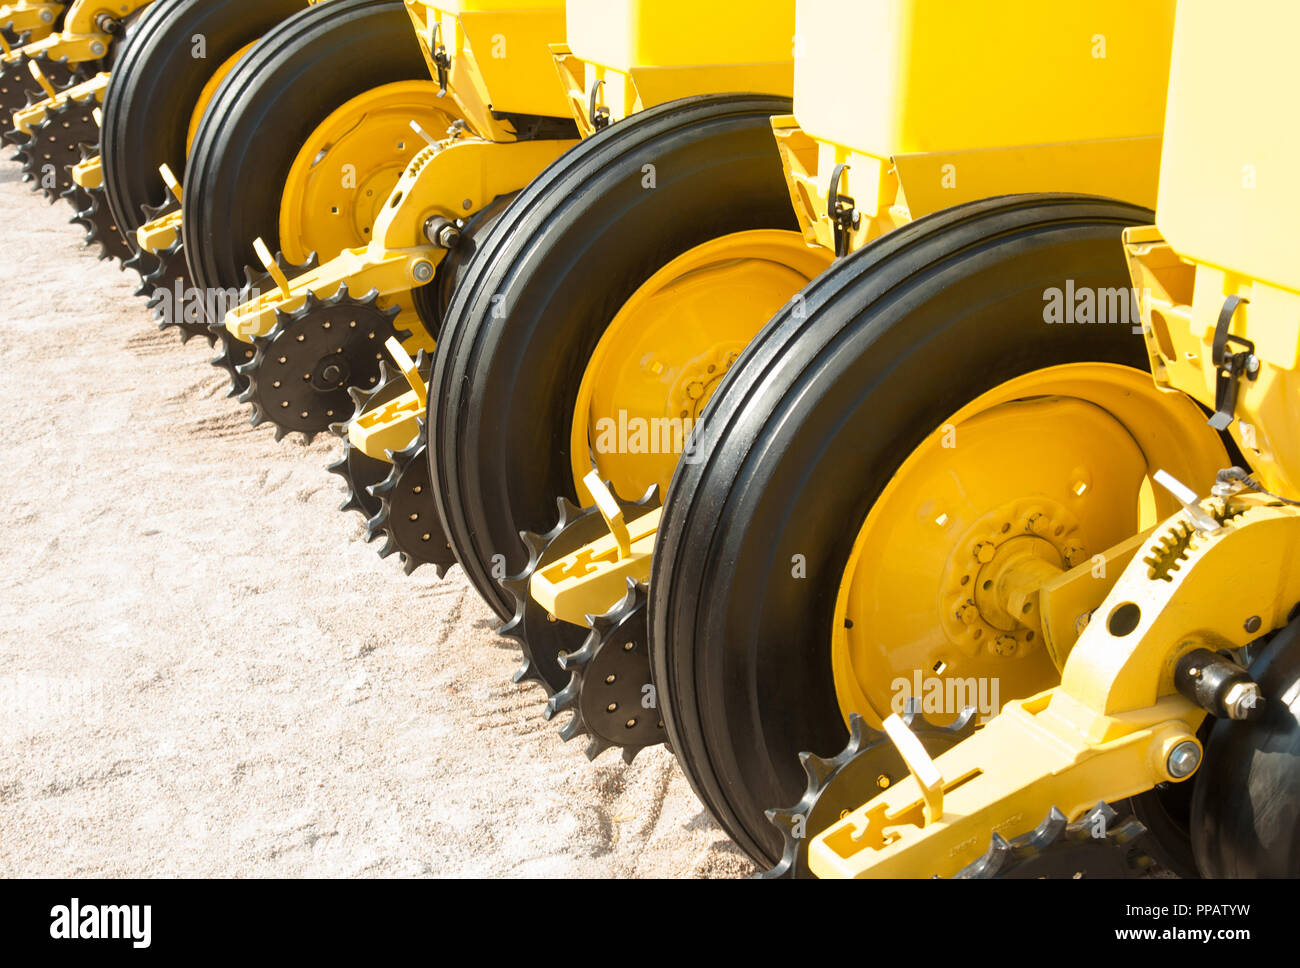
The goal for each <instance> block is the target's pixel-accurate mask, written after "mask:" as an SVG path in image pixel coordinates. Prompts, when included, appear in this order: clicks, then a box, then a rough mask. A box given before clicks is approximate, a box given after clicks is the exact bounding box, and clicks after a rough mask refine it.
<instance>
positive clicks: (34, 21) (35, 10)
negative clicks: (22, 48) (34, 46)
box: [0, 0, 63, 43]
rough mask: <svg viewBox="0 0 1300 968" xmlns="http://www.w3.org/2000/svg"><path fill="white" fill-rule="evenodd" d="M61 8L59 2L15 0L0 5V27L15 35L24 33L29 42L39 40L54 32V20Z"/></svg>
mask: <svg viewBox="0 0 1300 968" xmlns="http://www.w3.org/2000/svg"><path fill="white" fill-rule="evenodd" d="M62 10H63V4H61V3H33V2H31V0H15V2H14V3H7V4H5V5H4V6H2V7H0V28H8V29H9V30H11V31H13V34H14V36H15V37H22V36H24V35H26V37H27V39H28V42H29V43H30V42H32V41H36V40H41V39H42V38H45V37H48V36H49V35H50V34H51V33H53V32H54V22H55V20H57V19H58V16H59V14H60V13H61V12H62Z"/></svg>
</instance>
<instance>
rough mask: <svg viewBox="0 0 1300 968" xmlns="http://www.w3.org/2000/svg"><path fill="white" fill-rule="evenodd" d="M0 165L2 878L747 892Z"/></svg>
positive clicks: (639, 768)
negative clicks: (702, 887) (529, 880)
mask: <svg viewBox="0 0 1300 968" xmlns="http://www.w3.org/2000/svg"><path fill="white" fill-rule="evenodd" d="M69 215H70V209H69V208H68V207H67V205H66V204H65V203H63V202H59V203H58V204H57V205H55V206H52V207H51V206H50V205H48V204H46V203H45V202H44V201H43V200H42V199H41V198H40V197H38V196H35V195H33V194H32V193H31V192H30V191H29V190H28V188H27V186H25V185H21V184H20V183H19V180H18V172H17V168H16V166H14V165H11V164H8V163H4V164H2V165H0V239H3V240H4V241H3V243H2V244H0V273H2V274H3V277H4V278H7V279H9V280H11V284H10V286H9V287H8V288H9V293H10V295H9V298H8V303H9V307H10V308H9V310H8V312H7V313H6V318H5V320H4V323H3V326H4V339H3V340H0V366H2V367H3V372H4V374H5V375H6V379H5V380H4V381H3V386H0V412H3V413H6V414H9V416H10V419H11V420H13V421H14V424H13V425H12V426H11V428H10V430H9V432H8V438H9V444H8V446H7V448H6V450H5V454H4V458H3V467H2V468H0V480H2V481H3V486H2V487H0V520H2V521H3V524H2V525H0V526H2V527H3V535H4V539H3V541H0V588H2V591H0V876H5V877H15V876H86V877H89V876H107V877H128V876H147V877H175V876H195V877H273V876H295V877H296V876H325V877H338V876H357V875H360V876H392V875H398V876H407V875H441V876H462V875H468V876H503V875H504V876H604V877H628V876H734V875H744V874H748V873H751V872H752V867H751V865H750V864H749V863H748V862H747V861H746V860H745V858H744V857H743V855H741V854H740V853H739V851H737V850H736V849H735V848H734V847H733V846H731V844H730V842H729V841H728V839H727V838H726V836H725V835H724V834H723V833H722V832H721V830H719V828H718V827H717V826H716V825H715V824H714V823H713V822H712V821H711V820H710V819H709V817H708V816H707V814H706V813H705V812H704V811H703V809H702V808H701V806H700V804H699V802H698V801H697V800H696V798H695V796H694V795H693V794H692V793H691V791H690V789H689V787H688V786H687V784H686V781H685V779H684V778H683V777H682V775H681V773H680V771H679V770H678V769H677V766H676V764H675V762H674V761H673V759H672V757H671V756H669V755H668V754H667V753H666V752H664V751H663V750H662V749H657V750H651V751H648V752H647V753H644V754H642V756H641V757H639V758H638V759H637V761H636V763H635V764H633V765H632V766H631V767H626V766H624V765H623V763H622V761H621V760H619V759H618V757H617V755H616V754H615V753H613V752H609V753H606V754H604V756H602V757H601V758H600V759H599V760H598V761H597V762H596V763H594V764H592V763H588V762H587V760H586V758H585V757H584V756H583V755H582V750H581V745H580V741H577V742H574V743H572V744H568V745H566V744H564V743H563V742H561V740H560V738H559V736H558V730H557V728H556V726H555V725H554V724H548V723H546V722H545V721H544V720H543V719H542V716H541V710H542V705H543V695H542V693H541V691H540V689H538V688H537V687H535V686H526V687H519V686H515V685H513V684H512V683H511V682H510V674H511V672H512V671H513V669H514V667H515V665H516V664H517V657H518V653H517V650H516V649H515V648H514V647H513V646H512V645H511V644H510V643H508V642H506V641H505V640H502V639H499V638H498V637H497V636H496V635H495V634H494V631H493V630H494V627H495V625H496V622H495V621H494V618H493V616H492V614H491V613H490V611H489V610H488V609H487V608H486V607H485V606H484V605H483V604H482V603H481V602H480V601H479V600H478V598H477V596H476V595H475V593H474V592H473V591H472V590H471V588H470V587H469V585H468V583H467V582H466V581H465V580H464V578H463V577H462V576H461V575H460V573H459V571H458V570H453V572H452V574H451V575H450V576H449V577H448V578H447V580H445V581H442V582H439V581H438V580H437V578H436V576H434V575H433V574H432V573H426V572H428V570H427V569H422V570H421V571H419V572H417V573H416V574H415V575H414V576H412V577H411V578H405V577H403V575H402V573H401V568H400V566H399V565H398V564H397V563H396V561H395V560H393V559H390V560H388V561H380V560H379V559H378V558H377V556H376V555H375V551H374V548H373V546H367V545H365V544H364V543H363V542H362V541H361V540H360V537H361V521H360V518H359V517H358V516H357V515H355V514H349V515H346V516H345V515H344V514H340V513H339V512H338V510H337V508H338V505H339V503H340V501H341V498H342V494H341V491H340V485H339V482H338V479H337V478H335V477H334V476H332V475H330V474H328V473H326V471H325V466H326V465H327V464H328V463H330V462H331V461H332V460H333V459H334V456H335V453H334V452H335V450H336V448H337V441H334V440H332V439H330V440H320V441H318V442H316V443H314V444H312V445H310V446H307V445H303V444H302V443H300V442H295V441H291V440H286V441H284V442H282V443H281V444H275V443H274V442H273V440H272V436H271V431H270V429H269V428H265V427H264V428H261V429H258V430H253V429H250V428H249V427H248V425H247V423H248V421H247V416H246V414H245V413H244V412H243V408H242V406H241V405H239V404H237V403H236V402H235V401H233V400H228V399H226V397H225V388H226V379H225V376H224V375H223V374H222V373H221V372H219V371H218V370H216V369H215V368H213V367H210V366H208V365H207V359H208V357H209V356H210V355H211V354H210V353H209V352H208V350H207V347H206V346H200V345H198V341H193V342H192V343H191V344H190V345H188V346H184V347H182V346H181V345H180V344H179V341H178V340H177V339H176V337H175V336H174V334H167V333H160V332H159V331H158V330H157V329H156V328H155V325H154V324H153V323H151V322H150V320H149V318H148V315H147V312H146V310H145V308H144V305H143V303H142V302H141V301H140V300H139V299H133V298H132V295H131V292H132V289H133V282H134V276H128V275H127V274H123V273H121V272H119V271H118V270H117V268H116V266H115V265H113V264H112V263H109V262H96V261H95V259H94V258H93V256H92V254H91V253H90V252H89V251H87V250H84V249H82V248H81V246H80V243H79V234H80V233H79V232H78V230H77V229H76V228H75V227H73V226H70V225H68V224H66V221H67V218H68V217H69Z"/></svg>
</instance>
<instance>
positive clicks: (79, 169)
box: [72, 155, 104, 191]
mask: <svg viewBox="0 0 1300 968" xmlns="http://www.w3.org/2000/svg"><path fill="white" fill-rule="evenodd" d="M72 181H73V184H76V185H79V186H80V187H82V188H84V189H86V191H94V190H95V189H97V188H103V187H104V163H103V160H102V159H101V158H100V156H99V155H93V156H92V157H90V158H87V159H86V160H85V161H79V162H77V164H75V165H73V166H72Z"/></svg>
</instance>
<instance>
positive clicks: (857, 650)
mask: <svg viewBox="0 0 1300 968" xmlns="http://www.w3.org/2000/svg"><path fill="white" fill-rule="evenodd" d="M1225 459H1226V458H1225V455H1224V453H1223V449H1222V446H1221V445H1220V443H1219V440H1218V438H1217V436H1216V435H1215V434H1213V433H1212V432H1211V431H1210V430H1209V429H1208V428H1207V427H1206V424H1205V417H1204V415H1203V414H1202V413H1201V411H1200V410H1199V409H1198V408H1197V407H1196V406H1195V405H1194V404H1192V403H1191V402H1190V401H1189V400H1187V399H1186V398H1184V397H1181V396H1174V395H1169V394H1162V393H1160V392H1159V391H1158V390H1156V388H1155V386H1154V385H1153V383H1152V381H1151V378H1150V376H1149V375H1146V374H1144V373H1141V372H1139V371H1136V370H1133V369H1130V368H1127V367H1120V366H1114V365H1110V364H1093V363H1081V364H1073V365H1069V366H1058V367H1052V368H1050V369H1046V370H1040V371H1037V372H1034V373H1031V374H1028V375H1026V376H1023V377H1020V378H1018V379H1016V380H1012V381H1010V382H1008V383H1006V384H1003V385H1002V386H1000V387H998V388H997V389H995V390H993V391H991V392H990V393H987V394H985V395H983V396H982V397H980V398H979V399H978V400H976V401H975V402H974V403H972V404H970V405H969V406H967V407H965V408H963V409H962V410H961V411H960V412H959V413H957V414H955V415H954V416H953V417H952V418H951V419H950V420H949V421H948V422H947V423H945V424H944V425H943V426H942V427H941V428H939V429H938V430H937V431H935V432H934V433H933V434H931V435H930V436H929V437H928V438H927V439H926V441H925V442H924V443H923V444H922V445H921V446H920V447H918V448H917V449H916V450H915V451H913V452H912V454H911V455H909V456H908V457H907V459H906V460H905V461H903V463H902V465H901V466H900V467H899V469H898V471H897V472H896V473H895V475H894V477H893V478H892V479H891V481H890V482H889V484H888V485H887V486H886V487H885V489H884V491H883V492H882V493H881V495H880V497H879V498H878V499H877V500H876V502H875V504H874V505H873V506H872V508H871V511H870V513H869V514H868V516H867V519H866V521H865V523H864V524H863V526H862V530H861V531H860V532H859V534H858V537H857V540H856V542H855V544H854V547H853V551H852V554H851V556H850V558H849V562H848V566H847V568H846V569H845V573H844V576H843V579H842V581H841V584H840V589H839V595H838V598H837V600H836V611H835V619H834V625H833V632H832V644H831V645H832V647H831V662H832V669H833V673H834V678H835V688H836V694H837V697H838V700H839V704H840V709H841V712H842V713H843V715H844V717H845V720H846V722H847V719H848V715H849V713H851V712H857V713H860V714H861V715H862V716H863V717H864V718H865V719H867V720H868V721H869V722H870V723H871V724H872V725H875V726H879V724H880V721H881V720H882V719H883V718H884V717H886V716H888V715H889V714H890V713H891V712H899V711H901V709H902V707H903V701H904V700H905V699H907V698H914V699H917V700H920V701H921V703H922V708H923V710H924V711H925V712H926V714H927V716H928V717H929V718H930V719H931V721H933V722H936V723H946V722H949V721H951V720H952V719H953V718H954V717H955V716H956V714H957V713H958V712H959V711H960V706H962V705H968V704H975V705H980V704H981V703H984V704H988V703H990V701H992V702H996V703H997V704H998V705H1000V704H1001V703H1005V702H1006V701H1008V700H1010V699H1015V698H1019V697H1024V696H1028V695H1032V694H1033V693H1036V692H1039V691H1041V690H1043V689H1046V688H1049V687H1050V686H1053V685H1055V684H1056V683H1058V682H1059V680H1060V675H1059V673H1058V671H1057V669H1056V667H1055V666H1054V664H1053V662H1052V660H1051V657H1050V656H1049V655H1048V654H1047V651H1046V649H1045V648H1044V647H1043V643H1042V641H1041V639H1042V636H1041V631H1040V630H1039V628H1038V618H1037V615H1036V614H1035V605H1034V599H1033V595H1032V593H1033V592H1034V591H1035V590H1036V589H1037V588H1038V587H1039V586H1040V585H1041V584H1042V583H1043V582H1044V581H1047V580H1049V579H1050V578H1052V577H1054V576H1056V575H1059V574H1061V573H1062V572H1063V571H1066V570H1069V569H1070V568H1073V567H1076V566H1078V565H1080V564H1085V563H1088V562H1090V561H1092V560H1093V556H1094V555H1098V554H1099V553H1100V552H1102V551H1105V550H1106V549H1108V548H1110V547H1112V546H1114V545H1116V544H1119V543H1120V542H1121V541H1124V540H1126V539H1128V538H1130V537H1132V536H1133V535H1135V534H1137V533H1138V532H1139V531H1141V530H1144V529H1145V528H1147V527H1150V526H1151V525H1153V524H1155V523H1156V521H1157V520H1158V518H1159V517H1163V516H1166V515H1168V514H1172V513H1173V512H1174V511H1176V510H1177V507H1178V505H1177V504H1176V503H1175V502H1174V501H1173V499H1172V497H1170V496H1168V495H1166V494H1164V493H1163V492H1162V491H1158V490H1153V489H1152V486H1151V482H1150V477H1151V476H1152V475H1154V473H1155V472H1156V471H1157V470H1161V469H1164V470H1167V471H1169V472H1170V473H1172V474H1173V475H1174V476H1175V477H1177V478H1179V479H1180V480H1183V481H1185V482H1187V483H1189V484H1192V485H1193V486H1198V487H1202V488H1204V487H1208V485H1209V483H1211V482H1212V481H1213V480H1214V475H1215V473H1216V472H1217V470H1218V469H1219V468H1221V467H1223V466H1225V465H1224V461H1225ZM1112 577H1113V576H1112ZM954 706H955V707H956V708H954ZM979 711H980V713H981V714H983V715H989V714H992V713H994V712H996V710H995V709H993V708H981V709H980V710H979Z"/></svg>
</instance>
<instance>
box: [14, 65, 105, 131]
mask: <svg viewBox="0 0 1300 968" xmlns="http://www.w3.org/2000/svg"><path fill="white" fill-rule="evenodd" d="M107 89H108V75H107V74H105V73H99V74H96V75H95V76H94V77H92V78H91V79H90V80H88V81H83V82H82V83H80V84H75V85H73V86H72V87H70V88H67V89H66V90H63V91H59V92H57V93H56V94H55V95H54V96H53V97H49V98H46V99H45V100H44V101H37V102H36V103H35V104H33V105H32V106H31V107H28V108H23V109H22V110H21V111H15V112H14V128H15V130H17V131H21V132H23V133H24V134H31V131H32V128H33V127H35V126H36V125H39V124H41V123H43V122H44V121H45V118H46V115H47V113H48V112H49V111H50V109H51V108H54V107H56V106H59V105H63V104H68V103H69V102H73V101H76V102H84V101H89V100H94V101H97V102H100V103H103V100H104V92H105V91H106V90H107Z"/></svg>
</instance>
